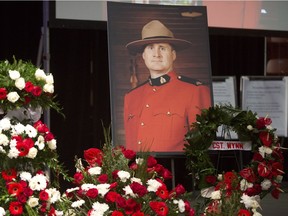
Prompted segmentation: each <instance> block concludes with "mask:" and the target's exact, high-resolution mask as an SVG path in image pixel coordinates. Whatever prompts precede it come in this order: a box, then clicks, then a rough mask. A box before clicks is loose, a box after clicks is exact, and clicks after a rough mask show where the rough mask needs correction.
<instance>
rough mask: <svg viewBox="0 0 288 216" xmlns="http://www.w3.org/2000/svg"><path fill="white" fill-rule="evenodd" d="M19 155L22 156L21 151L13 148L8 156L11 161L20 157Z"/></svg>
mask: <svg viewBox="0 0 288 216" xmlns="http://www.w3.org/2000/svg"><path fill="white" fill-rule="evenodd" d="M19 154H20V152H19V150H18V149H17V148H16V147H12V148H10V150H9V153H8V155H7V156H8V157H9V158H10V159H12V158H17V157H18V156H19Z"/></svg>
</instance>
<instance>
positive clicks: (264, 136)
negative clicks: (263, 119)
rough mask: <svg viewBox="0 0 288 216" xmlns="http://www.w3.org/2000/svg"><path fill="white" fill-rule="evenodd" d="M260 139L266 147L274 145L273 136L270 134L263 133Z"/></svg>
mask: <svg viewBox="0 0 288 216" xmlns="http://www.w3.org/2000/svg"><path fill="white" fill-rule="evenodd" d="M259 139H260V140H261V142H262V143H263V145H264V146H267V147H271V145H272V136H271V135H270V134H269V133H268V132H266V131H265V132H261V133H260V134H259Z"/></svg>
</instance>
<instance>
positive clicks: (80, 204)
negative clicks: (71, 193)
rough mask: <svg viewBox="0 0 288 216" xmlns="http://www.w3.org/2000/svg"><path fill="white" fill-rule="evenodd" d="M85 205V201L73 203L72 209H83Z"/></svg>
mask: <svg viewBox="0 0 288 216" xmlns="http://www.w3.org/2000/svg"><path fill="white" fill-rule="evenodd" d="M84 203H85V201H84V200H82V199H81V200H77V201H75V202H73V203H72V204H71V207H73V208H79V207H81V206H82V205H83V204H84Z"/></svg>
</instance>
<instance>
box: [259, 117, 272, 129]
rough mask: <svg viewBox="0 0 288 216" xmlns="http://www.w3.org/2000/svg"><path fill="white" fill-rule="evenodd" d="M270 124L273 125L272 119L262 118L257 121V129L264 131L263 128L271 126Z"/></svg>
mask: <svg viewBox="0 0 288 216" xmlns="http://www.w3.org/2000/svg"><path fill="white" fill-rule="evenodd" d="M270 124H272V120H271V119H270V118H263V117H260V118H259V119H257V121H256V127H257V128H258V129H262V128H264V127H266V126H267V125H270Z"/></svg>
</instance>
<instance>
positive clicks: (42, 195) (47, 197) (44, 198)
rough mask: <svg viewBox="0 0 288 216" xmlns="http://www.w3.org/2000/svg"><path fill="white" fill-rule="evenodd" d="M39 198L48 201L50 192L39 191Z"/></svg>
mask: <svg viewBox="0 0 288 216" xmlns="http://www.w3.org/2000/svg"><path fill="white" fill-rule="evenodd" d="M39 199H40V200H43V201H47V200H48V199H49V194H48V193H47V192H46V191H44V190H42V191H40V193H39Z"/></svg>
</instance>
